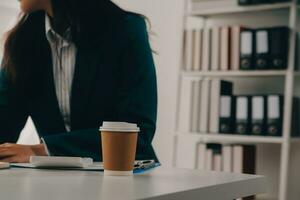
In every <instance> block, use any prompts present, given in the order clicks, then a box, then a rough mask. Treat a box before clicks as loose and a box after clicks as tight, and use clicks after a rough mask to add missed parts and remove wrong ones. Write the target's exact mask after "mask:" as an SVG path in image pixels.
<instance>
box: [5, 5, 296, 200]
mask: <svg viewBox="0 0 300 200" xmlns="http://www.w3.org/2000/svg"><path fill="white" fill-rule="evenodd" d="M114 2H115V3H117V4H118V5H120V6H121V7H123V8H125V9H127V10H130V11H135V12H138V13H142V14H144V15H145V16H147V17H148V18H149V19H150V22H151V27H150V26H149V32H151V33H153V34H150V40H151V45H152V47H153V49H154V50H155V51H157V52H158V54H154V59H155V64H156V70H157V76H158V97H159V107H158V123H157V132H156V136H155V139H154V143H153V145H154V147H155V150H156V152H157V154H158V157H159V159H160V161H161V162H162V164H163V165H164V166H167V167H179V168H190V169H200V170H216V171H227V172H236V173H252V174H261V175H265V176H267V180H268V183H267V184H268V194H265V195H261V196H257V197H256V199H279V200H299V199H300V191H299V190H298V187H297V186H298V183H299V181H300V173H299V172H298V169H299V166H300V147H299V144H300V137H299V127H298V125H299V122H300V121H299V119H300V118H299V113H300V110H299V108H300V107H299V106H298V104H299V103H298V100H299V99H298V98H299V97H300V90H299V85H300V84H299V76H300V73H299V71H298V70H299V66H298V63H299V62H298V59H299V58H300V57H299V55H298V50H297V49H298V48H297V47H298V46H299V45H298V42H299V40H298V39H297V38H298V32H299V27H300V26H299V14H298V13H299V8H300V7H299V5H298V2H297V1H296V0H290V1H289V0H272V1H271V0H151V1H150V0H114ZM18 13H19V8H18V3H17V1H14V0H0V34H1V35H3V34H4V33H5V31H7V30H8V29H9V27H11V26H12V25H13V24H14V21H15V19H16V17H17V15H18ZM1 44H2V43H1ZM2 50H3V49H2V46H1V49H0V55H1V54H2V53H1V52H2ZM19 143H23V144H35V143H39V138H38V136H37V135H36V132H35V129H34V126H33V124H32V122H31V120H30V119H29V120H28V123H27V125H26V127H25V129H24V130H23V132H22V134H21V136H20V139H19Z"/></svg>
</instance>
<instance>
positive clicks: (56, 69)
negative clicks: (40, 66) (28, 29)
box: [45, 15, 77, 131]
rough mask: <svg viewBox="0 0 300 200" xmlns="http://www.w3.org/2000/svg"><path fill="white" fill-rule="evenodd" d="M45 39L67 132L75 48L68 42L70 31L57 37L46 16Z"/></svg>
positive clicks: (69, 125)
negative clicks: (50, 54) (49, 49)
mask: <svg viewBox="0 0 300 200" xmlns="http://www.w3.org/2000/svg"><path fill="white" fill-rule="evenodd" d="M45 25H46V27H45V28H46V37H47V40H48V42H49V44H50V47H51V52H52V63H53V77H54V83H55V90H56V96H57V100H58V104H59V109H60V112H61V114H62V116H63V120H64V123H65V127H66V130H67V131H70V130H71V116H70V114H71V111H70V109H71V108H70V100H71V89H72V82H73V76H74V70H75V61H76V53H77V48H76V46H75V44H74V43H72V42H71V41H70V39H71V37H70V36H71V35H70V30H67V32H66V33H65V36H64V37H62V36H60V35H58V34H57V33H56V32H55V31H54V30H53V28H52V27H51V23H50V18H49V17H48V16H47V15H46V23H45Z"/></svg>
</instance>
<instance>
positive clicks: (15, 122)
mask: <svg viewBox="0 0 300 200" xmlns="http://www.w3.org/2000/svg"><path fill="white" fill-rule="evenodd" d="M27 118H28V112H27V108H26V106H25V102H24V99H23V98H22V96H21V95H19V94H18V93H17V91H16V89H15V88H14V87H13V86H12V84H10V82H9V80H8V76H7V73H6V71H5V69H3V68H2V69H1V70H0V144H2V143H6V142H11V143H15V142H17V140H18V138H19V135H20V132H21V131H22V129H23V128H24V126H25V124H26V121H27Z"/></svg>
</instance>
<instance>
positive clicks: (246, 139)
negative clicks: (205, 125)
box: [177, 133, 300, 144]
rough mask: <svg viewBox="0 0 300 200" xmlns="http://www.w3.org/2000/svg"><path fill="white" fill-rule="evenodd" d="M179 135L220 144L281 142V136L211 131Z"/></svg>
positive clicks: (295, 140) (298, 140)
mask: <svg viewBox="0 0 300 200" xmlns="http://www.w3.org/2000/svg"><path fill="white" fill-rule="evenodd" d="M177 136H179V137H181V136H182V137H194V140H195V141H198V142H204V143H220V144H282V143H283V142H284V140H283V138H282V137H271V136H252V135H233V134H213V133H177ZM290 142H293V143H295V142H300V138H298V137H297V138H292V139H291V141H290Z"/></svg>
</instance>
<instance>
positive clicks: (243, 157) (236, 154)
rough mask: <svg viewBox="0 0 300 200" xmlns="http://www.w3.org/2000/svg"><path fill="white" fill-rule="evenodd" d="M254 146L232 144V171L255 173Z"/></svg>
mask: <svg viewBox="0 0 300 200" xmlns="http://www.w3.org/2000/svg"><path fill="white" fill-rule="evenodd" d="M255 168H256V148H255V146H254V145H234V146H233V172H235V173H245V174H255V171H256V170H255Z"/></svg>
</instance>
